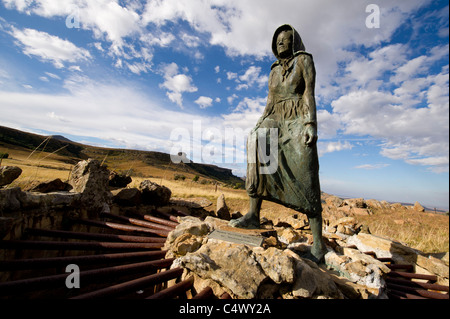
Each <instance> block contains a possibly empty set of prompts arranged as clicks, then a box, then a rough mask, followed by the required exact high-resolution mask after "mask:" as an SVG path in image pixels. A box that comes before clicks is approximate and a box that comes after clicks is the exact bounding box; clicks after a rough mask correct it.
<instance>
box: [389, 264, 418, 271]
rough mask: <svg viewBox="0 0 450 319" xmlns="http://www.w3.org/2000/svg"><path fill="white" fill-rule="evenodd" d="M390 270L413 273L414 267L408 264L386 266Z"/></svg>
mask: <svg viewBox="0 0 450 319" xmlns="http://www.w3.org/2000/svg"><path fill="white" fill-rule="evenodd" d="M386 267H388V268H389V269H391V270H397V269H404V270H405V271H407V272H408V271H413V270H414V266H413V265H409V264H392V265H386Z"/></svg>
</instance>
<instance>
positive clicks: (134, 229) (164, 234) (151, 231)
mask: <svg viewBox="0 0 450 319" xmlns="http://www.w3.org/2000/svg"><path fill="white" fill-rule="evenodd" d="M74 221H75V222H78V223H80V224H84V225H90V226H95V227H103V228H111V229H116V230H122V231H128V232H141V233H148V234H153V235H158V236H161V237H167V236H168V235H169V231H167V230H161V229H150V228H147V227H138V226H130V225H124V224H117V223H110V222H102V221H96V220H90V219H82V218H80V219H75V220H74Z"/></svg>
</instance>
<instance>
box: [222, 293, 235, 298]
mask: <svg viewBox="0 0 450 319" xmlns="http://www.w3.org/2000/svg"><path fill="white" fill-rule="evenodd" d="M220 299H233V298H231V296H230V294H229V293H228V292H224V293H223V294H222V295H221V296H220Z"/></svg>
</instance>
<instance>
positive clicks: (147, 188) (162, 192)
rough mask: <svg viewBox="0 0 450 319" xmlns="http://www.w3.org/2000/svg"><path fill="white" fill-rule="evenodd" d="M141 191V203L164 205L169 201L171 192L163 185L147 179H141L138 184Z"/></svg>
mask: <svg viewBox="0 0 450 319" xmlns="http://www.w3.org/2000/svg"><path fill="white" fill-rule="evenodd" d="M139 190H140V191H141V193H142V197H141V198H142V203H143V204H150V205H156V206H164V205H166V204H168V203H169V201H170V196H171V195H172V192H171V190H170V189H169V188H167V187H165V186H161V185H158V184H156V183H153V182H151V181H149V180H145V181H142V182H141V184H140V185H139Z"/></svg>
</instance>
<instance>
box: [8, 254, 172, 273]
mask: <svg viewBox="0 0 450 319" xmlns="http://www.w3.org/2000/svg"><path fill="white" fill-rule="evenodd" d="M166 253H167V251H165V250H156V251H155V250H153V251H140V252H131V253H114V254H100V255H87V256H67V257H54V258H29V259H18V260H7V261H0V271H5V270H23V269H43V268H54V267H62V266H67V265H69V264H77V265H78V266H82V265H95V264H102V263H111V262H137V261H139V260H145V261H150V260H155V259H161V258H164V256H165V255H166Z"/></svg>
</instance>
